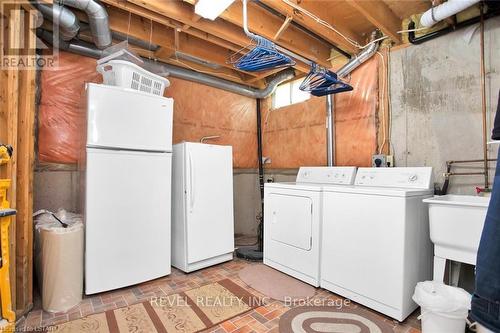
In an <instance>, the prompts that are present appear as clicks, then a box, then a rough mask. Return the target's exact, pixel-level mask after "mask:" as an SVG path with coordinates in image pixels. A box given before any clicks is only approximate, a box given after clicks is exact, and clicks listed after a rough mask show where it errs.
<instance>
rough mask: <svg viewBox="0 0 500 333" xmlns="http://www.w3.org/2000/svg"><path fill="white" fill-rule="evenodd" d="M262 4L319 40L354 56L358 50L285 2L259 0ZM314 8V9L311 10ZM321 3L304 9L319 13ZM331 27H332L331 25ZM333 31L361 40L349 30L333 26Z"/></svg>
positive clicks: (338, 35) (335, 33)
mask: <svg viewBox="0 0 500 333" xmlns="http://www.w3.org/2000/svg"><path fill="white" fill-rule="evenodd" d="M260 1H261V2H262V3H263V4H265V5H266V6H268V7H270V8H272V9H274V10H276V11H277V12H279V13H281V14H283V15H285V16H290V17H293V20H294V21H295V22H296V23H298V24H299V25H300V26H302V27H304V28H306V29H308V30H310V31H311V32H313V33H315V34H316V35H318V36H320V37H321V38H324V39H325V40H327V41H328V42H330V43H332V44H334V45H336V46H337V47H338V48H340V49H342V50H344V51H346V52H348V53H351V54H355V53H357V52H358V51H359V50H358V48H357V47H355V46H354V45H352V44H351V43H349V42H348V41H347V40H346V39H345V38H344V37H342V36H341V35H340V34H338V33H337V32H335V31H333V30H332V29H330V28H328V27H326V26H324V25H322V24H320V23H318V22H317V21H316V20H315V19H313V18H312V17H309V16H308V15H305V14H303V13H301V12H300V11H297V10H295V9H294V8H293V7H291V6H290V5H288V4H286V3H285V2H283V1H281V0H279V1H278V0H260ZM291 1H292V0H291ZM292 2H293V3H297V1H292ZM313 7H314V8H313ZM319 7H321V2H311V3H310V4H309V6H308V8H307V9H306V10H307V11H311V10H313V9H315V10H318V11H319V12H320V13H321V8H319ZM332 26H334V25H333V24H332ZM335 29H336V30H338V31H339V32H340V33H342V34H343V35H344V36H346V37H348V38H350V39H352V40H354V41H356V42H358V43H360V42H361V39H360V38H359V36H357V35H356V34H355V33H354V32H352V31H351V30H350V29H348V28H347V27H339V26H335Z"/></svg>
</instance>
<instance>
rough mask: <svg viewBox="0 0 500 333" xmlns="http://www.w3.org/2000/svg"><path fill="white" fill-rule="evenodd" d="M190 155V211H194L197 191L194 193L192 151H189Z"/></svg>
mask: <svg viewBox="0 0 500 333" xmlns="http://www.w3.org/2000/svg"><path fill="white" fill-rule="evenodd" d="M188 157H189V208H190V211H191V212H192V211H193V207H194V198H195V193H194V175H193V173H194V170H193V168H194V164H193V158H192V156H191V153H188Z"/></svg>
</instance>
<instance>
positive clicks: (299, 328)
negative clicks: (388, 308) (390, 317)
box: [279, 306, 394, 333]
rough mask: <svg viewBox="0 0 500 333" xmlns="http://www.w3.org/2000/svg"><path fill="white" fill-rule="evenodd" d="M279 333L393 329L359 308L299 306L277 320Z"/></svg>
mask: <svg viewBox="0 0 500 333" xmlns="http://www.w3.org/2000/svg"><path fill="white" fill-rule="evenodd" d="M279 330H280V333H393V332H394V330H393V329H392V327H391V326H390V325H389V324H388V323H386V322H384V321H383V319H379V318H377V317H376V316H375V315H373V314H371V313H370V312H368V311H365V310H363V309H360V308H351V307H348V308H346V307H343V308H342V309H338V308H335V307H332V306H300V307H297V308H293V309H291V310H290V311H288V312H285V313H284V314H283V316H281V318H280V324H279Z"/></svg>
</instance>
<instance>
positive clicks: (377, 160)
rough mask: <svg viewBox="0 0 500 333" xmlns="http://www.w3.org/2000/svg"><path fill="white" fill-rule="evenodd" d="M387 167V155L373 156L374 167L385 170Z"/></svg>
mask: <svg viewBox="0 0 500 333" xmlns="http://www.w3.org/2000/svg"><path fill="white" fill-rule="evenodd" d="M386 166H387V160H386V156H385V155H378V154H377V155H373V156H372V167H374V168H383V167H386Z"/></svg>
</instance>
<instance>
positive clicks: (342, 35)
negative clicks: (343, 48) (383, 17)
mask: <svg viewBox="0 0 500 333" xmlns="http://www.w3.org/2000/svg"><path fill="white" fill-rule="evenodd" d="M282 1H283V2H284V3H286V4H287V5H289V6H290V7H292V8H293V9H295V10H298V11H299V12H301V13H303V14H305V15H307V16H309V17H310V18H311V19H313V20H315V21H316V22H317V23H319V24H321V25H322V26H324V27H326V28H328V29H330V30H332V31H333V32H335V33H336V34H338V35H339V36H340V37H342V38H344V39H345V40H346V41H347V42H349V43H350V44H351V45H353V46H355V47H357V48H359V49H363V48H364V47H366V46H368V45H369V44H371V43H373V42H371V43H369V44H367V45H365V46H361V44H359V43H358V42H357V41H355V40H354V39H352V38H349V37H347V36H345V35H344V34H342V33H341V32H340V31H338V30H337V29H335V28H334V27H333V26H332V25H331V24H330V23H328V22H326V21H325V20H322V19H321V18H320V17H318V16H316V15H314V14H313V13H311V12H309V11H307V10H305V9H304V8H302V7H300V6H299V5H297V4H295V3H293V2H291V1H290V0H282Z"/></svg>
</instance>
